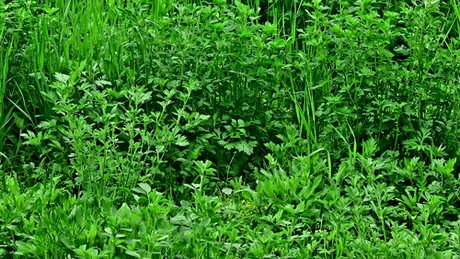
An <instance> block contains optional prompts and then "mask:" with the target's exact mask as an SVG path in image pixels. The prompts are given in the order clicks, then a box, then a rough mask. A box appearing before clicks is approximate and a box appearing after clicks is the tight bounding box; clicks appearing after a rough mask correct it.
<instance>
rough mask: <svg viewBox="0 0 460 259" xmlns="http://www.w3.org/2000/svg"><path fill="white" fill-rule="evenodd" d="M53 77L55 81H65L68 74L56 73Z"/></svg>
mask: <svg viewBox="0 0 460 259" xmlns="http://www.w3.org/2000/svg"><path fill="white" fill-rule="evenodd" d="M54 77H55V78H56V80H57V81H59V82H61V83H67V81H69V76H68V75H65V74H61V73H56V74H55V75H54Z"/></svg>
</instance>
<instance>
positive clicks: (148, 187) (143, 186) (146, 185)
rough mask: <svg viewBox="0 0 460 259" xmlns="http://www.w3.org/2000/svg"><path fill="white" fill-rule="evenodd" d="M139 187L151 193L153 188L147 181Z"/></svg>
mask: <svg viewBox="0 0 460 259" xmlns="http://www.w3.org/2000/svg"><path fill="white" fill-rule="evenodd" d="M139 187H141V188H142V190H144V191H145V193H147V194H148V193H150V191H152V188H151V187H150V185H148V184H147V183H140V184H139Z"/></svg>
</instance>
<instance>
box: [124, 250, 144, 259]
mask: <svg viewBox="0 0 460 259" xmlns="http://www.w3.org/2000/svg"><path fill="white" fill-rule="evenodd" d="M125 253H126V254H127V255H130V256H132V257H136V258H141V255H140V254H138V253H136V252H134V251H126V252H125Z"/></svg>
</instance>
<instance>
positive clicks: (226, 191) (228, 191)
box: [222, 188, 233, 195]
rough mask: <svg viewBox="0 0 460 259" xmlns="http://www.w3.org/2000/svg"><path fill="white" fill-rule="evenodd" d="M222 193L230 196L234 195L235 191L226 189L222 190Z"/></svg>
mask: <svg viewBox="0 0 460 259" xmlns="http://www.w3.org/2000/svg"><path fill="white" fill-rule="evenodd" d="M222 192H223V193H225V194H227V195H230V194H232V192H233V190H232V189H230V188H224V189H222Z"/></svg>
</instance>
